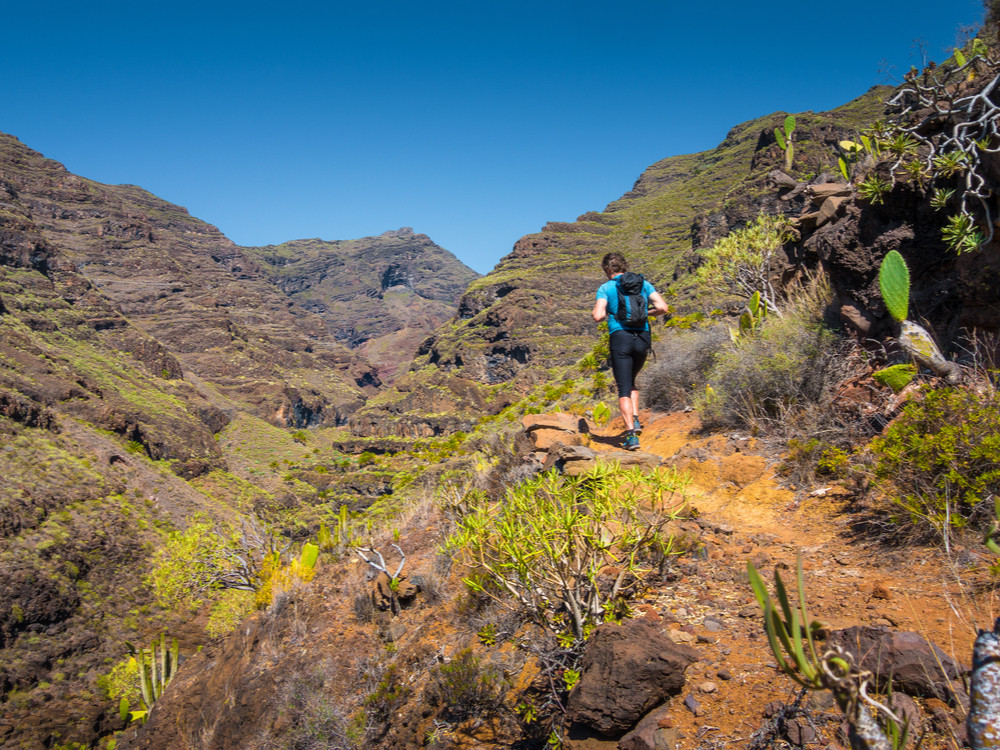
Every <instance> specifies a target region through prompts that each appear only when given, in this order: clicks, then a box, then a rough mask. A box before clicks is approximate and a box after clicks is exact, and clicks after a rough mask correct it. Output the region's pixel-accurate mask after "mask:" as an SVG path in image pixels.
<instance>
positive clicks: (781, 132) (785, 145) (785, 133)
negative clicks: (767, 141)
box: [774, 115, 795, 171]
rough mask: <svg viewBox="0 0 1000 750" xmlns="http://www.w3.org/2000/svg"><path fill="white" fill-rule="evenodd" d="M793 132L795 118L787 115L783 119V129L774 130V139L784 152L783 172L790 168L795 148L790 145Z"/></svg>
mask: <svg viewBox="0 0 1000 750" xmlns="http://www.w3.org/2000/svg"><path fill="white" fill-rule="evenodd" d="M794 130H795V116H794V115H788V116H787V117H786V118H785V122H784V125H783V127H780V128H775V129H774V137H775V139H777V141H778V145H779V146H780V147H781V150H782V151H784V152H785V171H790V170H791V168H792V158H793V155H794V153H795V147H794V146H793V145H792V132H793V131H794Z"/></svg>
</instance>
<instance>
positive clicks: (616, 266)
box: [601, 253, 628, 276]
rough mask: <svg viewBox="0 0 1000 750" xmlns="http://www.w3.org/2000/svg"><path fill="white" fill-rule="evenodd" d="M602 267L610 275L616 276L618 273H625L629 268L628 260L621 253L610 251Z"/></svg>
mask: <svg viewBox="0 0 1000 750" xmlns="http://www.w3.org/2000/svg"><path fill="white" fill-rule="evenodd" d="M601 268H603V269H604V273H606V274H607V275H608V276H614V275H615V274H616V273H625V272H626V271H627V270H628V261H626V260H625V256H624V255H622V254H621V253H608V254H607V255H605V256H604V260H602V261H601Z"/></svg>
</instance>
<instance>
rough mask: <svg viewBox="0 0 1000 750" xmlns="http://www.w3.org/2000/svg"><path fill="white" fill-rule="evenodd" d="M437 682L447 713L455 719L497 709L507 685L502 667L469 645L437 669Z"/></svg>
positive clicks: (439, 695) (435, 682) (435, 673)
mask: <svg viewBox="0 0 1000 750" xmlns="http://www.w3.org/2000/svg"><path fill="white" fill-rule="evenodd" d="M433 684H434V687H435V689H436V691H437V694H438V697H439V698H440V699H441V702H442V703H443V704H444V706H445V709H444V715H445V716H446V717H447V718H448V719H449V720H450V721H455V722H458V721H462V720H463V719H467V718H469V717H472V716H480V715H490V714H492V713H494V712H495V711H496V709H497V708H499V707H500V706H501V705H502V703H503V696H504V692H505V689H506V683H505V682H504V679H503V675H502V674H501V672H500V670H499V669H497V668H496V667H494V666H492V665H490V664H484V663H483V661H482V660H481V659H480V658H479V657H478V656H476V655H475V654H473V653H472V649H468V648H467V649H464V650H462V651H459V652H458V653H457V654H456V655H455V657H454V658H453V659H452V660H451V661H449V662H448V663H446V664H442V665H440V666H439V667H437V669H435V670H434V673H433Z"/></svg>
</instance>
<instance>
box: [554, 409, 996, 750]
mask: <svg viewBox="0 0 1000 750" xmlns="http://www.w3.org/2000/svg"><path fill="white" fill-rule="evenodd" d="M648 419H649V421H648V423H647V424H646V426H645V432H644V433H643V435H642V449H643V451H647V452H651V453H655V454H658V455H660V456H662V457H663V458H664V459H666V462H667V463H668V464H671V465H674V466H676V467H678V468H679V469H682V470H684V471H686V472H687V473H688V474H690V476H691V477H692V484H691V486H690V490H689V494H690V497H691V503H692V505H693V507H694V508H696V509H697V514H696V517H695V518H694V519H692V520H688V521H684V522H682V523H681V530H682V532H683V533H687V534H690V535H691V536H692V537H696V538H697V540H698V542H699V543H700V544H702V545H703V552H702V553H700V554H698V555H694V556H693V557H694V558H695V559H692V556H685V557H684V558H682V560H683V562H681V563H680V564H679V565H678V572H679V573H680V576H679V577H678V578H677V580H674V581H672V582H670V583H668V584H666V585H663V586H661V587H659V588H658V589H657V590H655V591H653V592H651V594H650V595H649V596H648V598H647V599H646V600H645V601H644V602H643V603H641V604H640V605H639V606H638V607H637V611H638V613H639V614H640V616H642V617H645V618H647V619H649V620H652V621H654V622H657V623H660V624H661V625H662V626H663V627H664V628H666V629H667V631H668V634H669V635H670V636H671V637H672V639H673V640H675V641H676V642H679V643H684V644H688V645H690V646H692V647H694V648H695V649H696V650H697V651H698V652H699V653H700V654H701V658H700V660H699V661H698V662H697V663H696V664H694V665H692V666H691V667H689V668H688V670H687V678H688V679H687V684H686V686H685V689H684V691H683V692H682V693H681V694H680V695H678V696H676V697H674V698H672V699H671V700H670V701H669V702H668V704H667V708H666V709H665V710H664V711H663V718H662V719H661V721H660V726H661V727H667V728H669V729H670V735H669V736H670V740H671V741H672V742H674V743H675V744H674V747H675V748H681V749H685V750H686V749H691V748H707V747H748V746H751V745H753V743H754V734H755V733H757V732H759V731H760V730H761V728H762V726H764V725H765V723H766V719H765V709H766V707H768V705H769V704H772V705H771V706H770V710H769V711H768V713H774V710H775V708H776V707H775V706H774V705H773V702H776V701H780V702H784V703H794V701H795V699H796V697H797V692H798V691H797V686H796V685H795V684H794V683H793V682H792V681H791V680H790V679H788V678H787V677H785V676H784V675H783V674H781V673H780V672H779V671H778V670H777V666H776V663H775V660H774V658H773V656H772V655H771V652H770V650H769V648H768V643H767V638H766V636H765V634H764V633H763V628H762V621H761V616H760V609H759V607H758V605H757V603H756V600H755V599H754V596H753V593H752V591H751V589H750V587H749V584H748V583H747V576H746V565H747V561H748V560H750V561H752V562H753V563H754V564H755V565H756V566H757V567H758V569H759V570H761V572H762V573H770V572H772V571H773V570H774V568H775V566H777V567H778V568H780V569H781V570H782V571H783V573H782V577H783V579H784V580H785V582H786V583H789V584H793V585H794V580H795V566H796V557H797V556H798V555H801V559H802V564H803V568H804V571H805V581H806V587H807V592H808V593H807V604H808V607H809V614H810V616H811V617H812V618H814V619H819V620H821V621H823V622H825V623H828V624H829V625H830V628H831V629H834V630H835V629H840V628H848V627H850V626H855V625H875V626H887V627H890V628H892V629H894V630H897V631H914V632H916V633H918V634H920V635H922V636H923V637H925V638H927V639H929V640H930V641H932V642H933V643H935V644H936V645H938V646H939V647H940V648H941V649H942V650H943V651H944V652H946V653H947V654H949V655H951V656H952V657H953V658H954V659H955V660H956V661H957V662H959V664H961V665H963V667H964V668H967V667H968V665H969V664H970V662H971V647H972V641H973V640H974V638H975V629H976V628H977V627H991V626H992V623H993V619H994V616H995V614H994V611H993V606H992V605H993V596H992V590H991V589H989V587H987V586H984V585H983V580H984V579H985V578H986V576H985V571H984V570H983V568H984V567H985V566H984V563H985V562H988V555H987V554H985V551H982V552H980V551H979V550H976V549H971V550H965V551H963V552H961V553H954V551H953V558H954V559H951V560H949V559H947V558H946V557H945V556H944V555H943V554H942V553H941V552H940V551H938V550H935V549H928V548H905V549H899V550H894V551H888V550H886V549H885V548H884V547H881V546H879V545H876V544H870V543H867V540H865V539H856V538H851V536H852V535H851V533H850V529H849V520H850V519H849V516H848V515H847V514H846V510H847V508H846V505H847V502H846V499H845V498H844V492H843V491H842V490H840V489H839V488H837V487H835V486H828V487H823V486H820V487H813V488H809V490H800V491H798V492H795V491H792V490H790V489H787V488H784V487H782V486H781V484H780V481H779V480H780V478H779V477H777V476H776V472H775V463H776V462H775V460H774V459H771V458H767V457H765V456H763V455H759V454H758V453H756V452H755V446H754V441H753V440H752V439H749V438H747V437H745V436H738V435H732V436H724V435H713V436H706V437H700V436H698V434H697V430H698V429H699V427H700V424H699V422H698V419H697V417H696V416H695V415H694V414H684V413H674V414H668V415H651V416H650V417H648ZM612 427H614V425H612ZM619 427H620V425H619ZM616 434H617V433H615V432H614V430H613V429H609V430H607V431H606V432H605V435H604V438H605V439H602V438H601V437H598V438H597V439H596V440H593V441H592V442H591V447H593V448H595V449H597V450H599V451H600V450H610V449H611V446H610V445H609V444H608V443H612V442H616V441H612V440H606V438H609V437H613V436H614V435H616ZM697 558H701V559H697ZM765 578H767V579H770V575H765ZM984 590H985V592H986V593H982V592H983V591H984ZM977 592H979V593H978V595H977ZM807 701H808V705H809V706H810V707H811V709H810V710H811V713H812V714H813V716H814V721H813V724H814V726H813V727H809V726H808V721H805V720H802V719H800V720H799V721H798V722H794V721H793V722H792V723H793V724H795V725H796V726H793V727H791V731H790V732H789V733H788V734H791V735H793V739H800V741H801V739H803V738H802V737H800V736H796V732H800V733H801V731H802V729H803V728H804V731H805V733H806V737H805V738H808V737H809V736H810V735H811V733H812V730H813V729H819V730H820V736H818V737H816V738H815V741H816V742H817V743H818V744H817V745H816V746H817V747H827V746H828V745H830V743H831V742H832V743H835V744H834V745H833V746H834V747H837V746H838V745H846V740H845V738H844V737H843V736H842V735H839V733H838V731H837V729H838V727H839V724H840V721H839V715H838V714H837V712H836V709H835V708H833V707H832V700H831V699H830V698H829V697H828V696H827V697H824V696H822V695H819V696H811V697H809V698H807ZM804 705H805V704H804ZM920 711H921V717H922V723H923V724H924V726H925V728H927V729H928V730H929V731H930V732H931V734H929V735H928V737H927V738H926V739H925V743H924V747H938V746H940V747H958V746H960V745H958V744H956V743H957V740H956V739H955V738H954V736H949V735H954V734H958V735H960V736H961V735H962V728H961V720H962V717H963V716H964V713H963V711H962V709H961V708H959V709H957V710H956V709H953V708H951V707H948V706H946V705H945V704H944V703H943V702H942V701H940V700H937V699H933V698H931V699H926V700H922V701H921V702H920ZM827 717H829V718H830V720H829V721H827ZM946 717H947V718H946ZM833 718H836V721H834V720H833ZM777 734H778V735H779V744H778V745H777V746H779V747H780V746H781V743H782V742H786V741H787V734H786V736H785V737H781V735H782V734H784V733H782V732H780V731H779V732H777ZM664 739H666V737H664ZM762 739H763V738H758V740H757V741H758V742H760V741H761V740H762ZM570 746H571V747H573V748H581V749H582V748H613V747H615V746H616V743H614V742H606V741H605V742H602V741H599V740H587V741H581V742H574V743H571V745H570ZM757 746H759V747H763V746H765V745H763V744H759V745H757Z"/></svg>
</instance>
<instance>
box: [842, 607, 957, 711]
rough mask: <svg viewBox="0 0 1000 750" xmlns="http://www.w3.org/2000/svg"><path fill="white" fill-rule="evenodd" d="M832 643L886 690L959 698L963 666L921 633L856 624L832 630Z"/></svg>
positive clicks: (945, 698)
mask: <svg viewBox="0 0 1000 750" xmlns="http://www.w3.org/2000/svg"><path fill="white" fill-rule="evenodd" d="M829 645H830V646H839V647H840V648H842V649H844V651H846V652H848V653H849V654H851V656H853V657H854V661H855V663H856V664H857V665H858V666H859V667H860V668H861V669H863V670H865V671H868V672H871V673H872V674H873V675H874V676H875V683H876V687H877V688H878V689H879V690H885V689H886V688H887V687H888V684H889V680H890V679H891V680H892V688H893V690H894V691H899V692H902V693H906V694H907V695H915V696H923V697H926V698H939V699H941V700H944V701H948V702H949V703H954V702H955V701H956V699H957V698H956V693H955V689H956V688H958V689H960V688H959V685H960V684H961V674H962V671H963V670H962V667H960V666H959V665H958V663H957V662H956V661H955V660H954V659H952V658H951V657H950V656H948V655H947V654H946V653H944V651H942V650H941V649H939V648H938V647H937V646H935V645H934V644H933V643H931V642H930V641H928V640H927V639H926V638H924V637H923V636H922V635H920V634H919V633H912V632H897V631H894V630H890V629H889V628H887V627H882V626H879V627H876V626H863V627H862V626H854V627H851V628H847V629H846V630H837V631H834V632H833V633H831V634H830V640H829Z"/></svg>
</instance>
